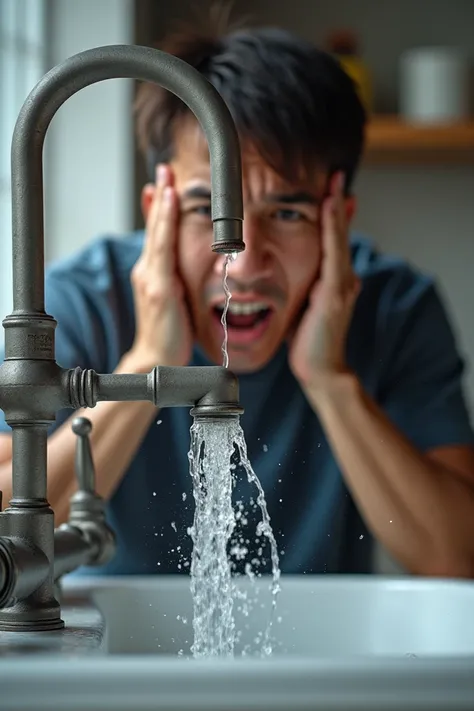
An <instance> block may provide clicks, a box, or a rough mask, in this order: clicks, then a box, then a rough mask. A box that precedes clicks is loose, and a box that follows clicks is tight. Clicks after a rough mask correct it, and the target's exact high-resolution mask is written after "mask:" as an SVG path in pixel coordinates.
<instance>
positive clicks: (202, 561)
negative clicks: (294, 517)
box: [188, 254, 280, 658]
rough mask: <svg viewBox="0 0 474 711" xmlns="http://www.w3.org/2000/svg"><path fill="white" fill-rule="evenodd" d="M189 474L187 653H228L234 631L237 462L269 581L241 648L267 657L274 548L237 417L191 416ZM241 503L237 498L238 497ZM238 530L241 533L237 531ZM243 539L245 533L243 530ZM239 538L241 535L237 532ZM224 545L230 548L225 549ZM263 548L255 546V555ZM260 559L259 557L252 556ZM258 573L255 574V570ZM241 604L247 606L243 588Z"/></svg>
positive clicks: (275, 582)
mask: <svg viewBox="0 0 474 711" xmlns="http://www.w3.org/2000/svg"><path fill="white" fill-rule="evenodd" d="M236 256H237V255H235V254H228V255H226V259H225V263H224V275H223V287H224V293H225V305H224V311H223V314H222V325H223V329H224V341H223V344H222V354H223V363H224V367H226V368H227V367H228V365H229V356H228V352H227V321H226V317H227V311H228V307H229V302H230V299H231V293H230V290H229V288H228V284H227V271H228V265H229V263H230V262H231V261H233V259H235V258H236ZM188 459H189V468H190V475H191V478H192V482H193V494H194V500H195V512H194V522H193V525H192V527H191V528H190V529H189V531H188V533H189V535H190V536H191V538H192V541H193V552H192V560H191V593H192V597H193V605H194V618H193V627H194V642H193V645H192V648H191V652H192V654H193V656H194V657H196V658H199V657H215V656H224V657H229V656H233V655H234V652H235V645H236V641H238V639H239V630H237V629H236V623H235V617H234V610H235V603H236V601H237V600H240V601H242V599H243V598H242V591H241V590H239V589H238V588H237V586H236V585H235V584H234V581H233V576H232V563H231V553H232V550H234V552H235V550H236V548H237V549H239V551H240V557H241V558H242V557H243V558H245V555H246V550H245V548H243V547H239V546H238V545H237V546H236V545H235V541H234V540H233V539H232V536H233V534H234V532H235V531H236V527H237V523H239V526H240V528H242V526H244V527H245V519H244V518H243V517H242V515H241V510H236V507H235V506H234V503H233V500H232V492H233V490H234V488H235V486H236V484H237V475H236V471H237V468H238V467H237V466H236V460H237V462H238V464H239V465H240V468H241V469H243V471H244V472H245V474H246V477H247V481H248V483H249V484H250V485H252V486H253V487H255V488H256V492H257V498H256V504H257V506H258V507H259V509H260V512H261V520H260V521H259V523H258V524H257V527H256V531H255V535H256V539H257V540H260V538H261V537H262V536H264V537H266V538H267V540H268V543H269V545H270V551H271V555H270V557H271V570H272V576H271V577H272V581H271V585H270V594H271V613H270V616H269V618H268V619H267V620H266V624H265V620H263V618H262V622H263V627H264V629H262V632H261V634H260V635H258V637H257V638H256V639H255V644H256V645H257V647H258V648H256V649H252V650H245V652H244V653H248V651H251V653H256V654H261V655H264V656H268V655H270V654H271V653H272V650H273V643H272V635H271V633H272V627H273V624H274V619H275V609H276V602H277V595H278V592H279V579H280V569H279V559H278V550H277V545H276V541H275V537H274V535H273V531H272V528H271V524H270V517H269V515H268V511H267V505H266V501H265V494H264V491H263V488H262V486H261V483H260V481H259V479H258V477H257V475H256V474H255V472H254V471H253V468H252V465H251V463H250V461H249V457H248V454H247V446H246V442H245V436H244V432H243V430H242V427H241V426H240V422H239V418H238V417H230V418H225V419H221V420H218V419H212V418H209V419H206V418H202V419H200V420H195V421H194V423H193V425H192V427H191V446H190V450H189V453H188ZM241 506H242V502H241ZM239 535H240V536H241V535H242V530H241V531H240V533H239ZM245 536H246V537H247V538H250V537H251V534H250V533H246V532H245ZM239 540H244V539H243V538H242V537H241V538H240V539H239ZM229 549H230V550H229ZM262 552H263V548H262V547H261V546H260V547H259V548H258V555H259V556H260V557H261V555H262ZM254 562H255V561H254V560H252V561H251V562H246V563H245V572H246V574H247V575H248V577H249V578H250V579H252V578H253V577H254V576H255V571H254V565H253V564H254ZM257 562H258V563H260V561H257ZM257 574H258V573H257ZM243 597H244V599H245V604H246V605H250V606H251V601H249V600H248V596H247V594H246V593H244V595H243Z"/></svg>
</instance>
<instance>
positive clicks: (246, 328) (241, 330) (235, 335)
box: [213, 300, 274, 348]
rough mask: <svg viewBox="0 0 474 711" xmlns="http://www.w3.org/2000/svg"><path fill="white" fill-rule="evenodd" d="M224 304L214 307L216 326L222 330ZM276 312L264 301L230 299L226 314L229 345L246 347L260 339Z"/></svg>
mask: <svg viewBox="0 0 474 711" xmlns="http://www.w3.org/2000/svg"><path fill="white" fill-rule="evenodd" d="M223 312H224V304H219V305H217V306H215V307H214V308H213V315H214V317H215V324H216V327H217V328H219V329H220V332H221V334H222V333H223V330H222V323H221V321H222V314H223ZM273 314H274V309H273V307H271V306H269V304H268V303H265V302H263V301H246V302H243V301H232V300H231V301H230V303H229V308H228V311H227V315H226V322H227V336H228V344H229V346H235V347H237V348H238V347H239V346H242V347H246V346H249V345H251V344H252V343H255V342H256V341H258V339H260V338H261V337H262V336H263V334H264V333H265V331H266V330H267V327H268V325H269V323H270V321H271V318H272V315H273Z"/></svg>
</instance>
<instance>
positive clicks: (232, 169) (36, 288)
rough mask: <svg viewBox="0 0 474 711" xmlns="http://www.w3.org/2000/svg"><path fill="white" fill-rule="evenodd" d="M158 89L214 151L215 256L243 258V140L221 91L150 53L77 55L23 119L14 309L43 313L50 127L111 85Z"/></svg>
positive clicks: (16, 158)
mask: <svg viewBox="0 0 474 711" xmlns="http://www.w3.org/2000/svg"><path fill="white" fill-rule="evenodd" d="M120 78H130V79H138V80H143V81H150V82H154V83H157V84H159V85H161V86H162V87H164V88H165V89H168V90H169V91H171V92H172V93H173V94H175V95H176V96H178V97H179V98H180V99H181V100H182V101H183V102H184V103H185V104H186V105H187V106H188V107H189V108H190V110H191V111H192V112H193V113H194V114H195V116H196V118H197V119H198V121H199V123H200V124H201V126H202V128H203V131H204V133H205V135H206V139H207V142H208V144H209V152H210V161H211V193H212V220H213V222H214V243H213V245H212V248H213V250H214V251H217V252H240V251H242V250H243V249H244V243H243V240H242V218H243V207H242V185H241V158H240V146H239V139H238V135H237V132H236V129H235V125H234V122H233V120H232V117H231V114H230V112H229V110H228V109H227V106H226V105H225V103H224V101H223V99H221V97H220V95H219V94H218V92H217V90H216V89H215V88H214V87H213V86H212V84H211V83H210V82H208V81H207V80H206V79H205V78H204V77H203V76H202V75H201V74H200V72H198V71H197V70H196V69H194V67H191V66H190V65H189V64H187V63H186V62H184V61H182V60H180V59H178V58H177V57H174V56H171V55H169V54H167V53H165V52H161V51H160V50H157V49H152V48H149V47H137V46H129V45H111V46H106V47H97V48H94V49H89V50H86V51H84V52H81V53H79V54H76V55H74V56H72V57H70V58H69V59H67V60H66V61H64V62H63V63H62V64H60V65H58V66H57V67H54V68H53V69H52V70H51V71H50V72H48V73H47V74H46V75H45V76H44V77H43V79H41V80H40V82H39V83H38V84H37V85H36V87H35V88H34V89H33V90H32V92H31V93H30V95H29V96H28V98H27V100H26V101H25V103H24V104H23V107H22V109H21V111H20V113H19V115H18V119H17V122H16V125H15V129H14V133H13V142H12V213H13V214H12V220H13V309H14V311H15V312H22V313H24V312H30V313H31V312H36V313H38V314H42V313H43V311H44V244H43V241H44V233H43V160H42V153H43V144H44V140H45V136H46V131H47V129H48V126H49V124H50V122H51V120H52V118H53V116H54V115H55V113H56V112H57V110H58V109H59V108H60V106H61V105H62V104H64V102H65V101H67V99H69V98H70V97H71V96H73V95H74V94H75V93H77V92H78V91H80V90H81V89H83V88H85V87H86V86H90V85H91V84H95V83H97V82H100V81H104V80H106V79H120Z"/></svg>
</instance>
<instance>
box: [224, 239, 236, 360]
mask: <svg viewBox="0 0 474 711" xmlns="http://www.w3.org/2000/svg"><path fill="white" fill-rule="evenodd" d="M236 258H237V253H236V252H232V253H229V254H226V255H225V261H224V273H223V277H222V286H223V287H224V295H225V302H224V310H223V312H222V316H221V324H222V328H223V331H224V340H223V341H222V356H223V366H224V368H228V367H229V354H228V352H227V312H228V310H229V303H230V300H231V298H232V294H231V293H230V289H229V285H228V284H227V273H228V269H229V264H230V262H233V261H234V259H236Z"/></svg>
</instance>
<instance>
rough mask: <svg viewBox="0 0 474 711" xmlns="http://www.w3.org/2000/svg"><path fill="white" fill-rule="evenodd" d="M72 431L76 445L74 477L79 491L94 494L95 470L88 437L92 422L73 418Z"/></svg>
mask: <svg viewBox="0 0 474 711" xmlns="http://www.w3.org/2000/svg"><path fill="white" fill-rule="evenodd" d="M72 431H73V432H74V434H75V435H77V438H78V439H77V445H76V461H75V466H76V476H77V482H78V486H79V490H80V491H84V492H87V493H88V494H94V493H95V469H94V461H93V459H92V449H91V442H90V439H89V435H90V433H91V431H92V422H91V421H90V420H88V419H87V417H75V418H74V419H73V421H72Z"/></svg>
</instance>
